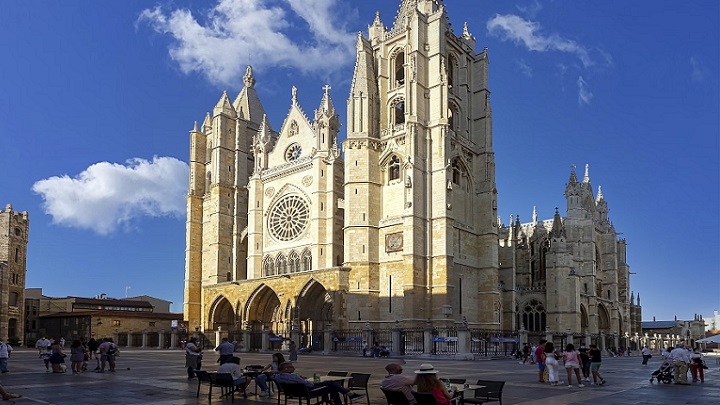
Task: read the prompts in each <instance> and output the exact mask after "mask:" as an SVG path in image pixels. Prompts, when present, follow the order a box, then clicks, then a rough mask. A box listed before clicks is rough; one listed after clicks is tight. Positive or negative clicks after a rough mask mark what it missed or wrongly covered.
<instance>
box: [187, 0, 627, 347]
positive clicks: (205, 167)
mask: <svg viewBox="0 0 720 405" xmlns="http://www.w3.org/2000/svg"><path fill="white" fill-rule="evenodd" d="M475 49H476V43H475V38H474V37H473V36H472V35H471V34H470V32H469V29H468V27H467V25H465V27H464V29H463V31H462V33H460V34H459V35H456V34H455V33H454V32H453V30H452V29H451V26H450V22H449V20H448V17H447V14H446V11H445V6H444V4H443V3H442V2H441V1H437V0H403V1H402V3H401V5H400V8H399V11H398V13H397V15H396V17H395V20H394V22H393V24H392V26H391V27H389V28H388V27H386V26H385V25H384V24H383V22H382V21H381V19H380V16H379V15H378V16H376V18H375V20H374V22H373V23H372V24H371V25H370V26H369V30H368V35H367V37H366V36H364V35H361V34H359V35H358V38H357V60H356V64H355V70H354V74H353V79H352V85H351V88H350V94H349V97H348V99H347V110H346V113H347V121H346V129H347V138H346V139H345V140H344V141H343V142H342V143H340V141H339V139H338V132H339V127H340V117H339V112H338V111H337V110H336V108H335V105H334V103H333V101H332V99H331V96H330V87H329V86H326V87H325V93H324V95H323V98H322V100H320V103H319V107H318V108H317V109H316V110H315V111H314V114H312V115H310V116H308V115H307V114H306V113H305V112H304V110H303V109H302V107H301V106H300V104H299V101H298V89H296V88H293V89H292V92H291V100H290V107H289V112H288V114H287V116H286V118H285V120H284V122H283V124H282V126H281V127H280V128H279V129H278V130H277V131H275V130H273V128H271V126H270V124H269V120H268V118H267V117H266V115H265V112H264V109H263V106H262V103H261V101H260V99H259V97H258V95H257V93H256V91H255V88H254V85H255V78H254V76H253V72H252V68H250V67H248V69H247V72H246V74H245V77H244V87H243V89H242V90H241V91H240V93H239V94H238V96H237V97H236V98H235V100H234V101H231V99H230V98H229V97H228V95H227V94H223V95H222V97H221V98H220V100H219V102H218V103H217V105H216V106H215V108H214V109H213V112H212V113H208V114H207V116H206V118H205V121H204V122H203V123H202V125H200V126H198V125H197V124H196V125H195V128H194V129H193V130H192V131H191V134H190V190H189V193H188V196H187V204H188V217H187V247H186V275H185V303H184V305H185V307H184V311H185V318H186V320H187V321H188V322H189V325H190V327H191V328H193V327H195V328H198V329H199V330H203V331H206V332H207V331H215V332H218V331H223V330H224V331H233V330H240V329H242V330H245V329H256V330H261V329H263V328H269V329H270V330H272V331H274V332H275V333H278V334H282V335H287V331H289V330H290V329H296V328H302V329H303V330H322V329H323V328H325V327H327V326H328V325H330V324H332V325H333V327H334V328H336V329H348V328H353V327H355V328H357V327H362V326H363V325H368V324H372V325H373V326H375V327H387V328H390V327H392V326H393V325H396V324H397V322H398V321H402V323H403V325H407V326H418V325H425V324H426V323H427V322H431V323H433V324H443V325H455V324H460V323H464V324H467V325H468V326H471V327H476V328H486V329H497V330H500V329H505V328H515V327H517V326H518V325H517V323H518V322H516V321H515V315H513V314H517V310H516V309H515V307H516V306H519V305H522V304H519V303H518V299H520V298H525V297H522V294H519V293H518V294H515V295H513V293H512V292H510V291H508V290H509V289H508V287H507V286H510V285H515V283H516V281H517V280H521V279H522V277H524V273H523V271H524V270H520V267H521V266H516V267H512V268H511V269H510V270H508V267H507V266H508V264H507V263H508V261H507V260H506V256H507V255H508V254H509V253H508V251H507V249H508V247H509V246H515V247H516V246H518V243H515V239H517V235H516V234H514V233H513V234H512V235H510V236H506V235H505V234H506V233H507V232H508V231H507V229H506V228H503V227H502V225H501V224H500V221H499V220H498V218H497V189H496V186H495V161H494V152H493V145H492V109H491V106H490V91H489V86H488V64H489V61H488V55H487V50H483V51H481V52H479V53H478V52H476V50H475ZM341 149H342V152H344V153H341ZM591 194H592V193H591ZM573 212H574V211H573ZM568 218H570V217H568ZM573 218H574V217H573ZM572 221H578V222H583V221H585V219H584V218H583V219H582V220H581V219H577V220H576V219H572ZM583 223H584V222H583ZM513 229H514V228H513ZM513 232H515V231H513ZM571 236H572V237H573V238H574V237H575V236H576V235H574V234H572V235H571ZM585 236H586V235H585V234H582V237H583V238H585ZM603 238H605V239H608V240H609V238H610V236H607V237H605V236H603ZM605 239H603V240H605ZM499 240H500V243H498V241H499ZM573 240H574V239H573ZM603 243H605V242H603ZM607 243H609V242H607ZM588 246H589V245H588ZM588 246H584V248H586V249H590V248H589V247H588ZM513 249H515V248H513ZM618 249H619V248H618ZM513 252H515V253H513V254H516V255H517V256H518V257H520V256H522V255H521V253H518V252H517V249H515V250H513ZM592 254H593V255H594V254H595V251H593V252H592ZM622 254H623V255H624V249H623V253H622ZM577 271H581V270H580V269H577ZM583 271H584V269H583ZM509 272H518V273H522V274H523V276H514V275H513V276H511V277H507V276H506V274H507V273H509ZM625 272H627V268H625ZM513 274H514V273H513ZM558 277H559V276H558ZM522 280H524V279H522ZM523 282H524V281H523ZM625 282H626V281H625ZM582 284H583V283H582V282H580V285H582ZM503 286H505V287H503ZM607 286H608V288H611V289H613V291H619V290H620V289H621V281H619V280H618V281H616V282H615V283H614V284H608V285H607ZM512 289H514V288H512ZM512 289H511V290H512ZM603 294H604V289H603ZM528 298H529V296H528ZM621 298H622V297H621V296H620V295H617V294H616V295H614V299H621ZM544 302H547V300H545V301H544ZM523 304H524V302H523ZM546 305H547V304H546ZM577 309H578V314H579V313H580V307H577ZM595 309H596V308H595V307H594V306H593V307H590V306H587V307H586V310H587V311H594V310H595ZM593 313H594V312H593ZM615 315H617V314H615ZM567 317H568V318H569V314H568V315H567ZM593 319H594V318H593ZM564 321H565V318H563V320H562V321H560V322H564ZM578 326H581V325H580V324H578Z"/></svg>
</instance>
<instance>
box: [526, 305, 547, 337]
mask: <svg viewBox="0 0 720 405" xmlns="http://www.w3.org/2000/svg"><path fill="white" fill-rule="evenodd" d="M522 323H523V324H524V325H525V329H526V330H528V331H530V332H542V331H544V330H545V324H546V314H545V306H544V305H543V304H542V303H541V302H540V301H538V300H531V301H530V302H528V303H527V304H525V307H524V308H523V311H522Z"/></svg>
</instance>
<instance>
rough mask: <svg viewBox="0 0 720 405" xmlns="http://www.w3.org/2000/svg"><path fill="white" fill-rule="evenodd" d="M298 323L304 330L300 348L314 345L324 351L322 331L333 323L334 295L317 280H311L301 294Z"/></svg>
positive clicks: (298, 305) (316, 348)
mask: <svg viewBox="0 0 720 405" xmlns="http://www.w3.org/2000/svg"><path fill="white" fill-rule="evenodd" d="M296 314H297V321H298V323H299V325H300V327H301V330H302V337H301V342H300V347H307V346H308V345H310V344H312V346H313V350H322V348H323V347H322V346H323V339H322V331H323V330H324V329H325V326H327V325H328V324H330V323H332V319H333V299H332V295H331V294H330V293H329V292H328V291H327V289H325V287H323V285H322V284H320V283H319V282H317V281H316V280H310V281H308V283H307V284H305V287H304V288H303V289H302V291H301V292H300V295H299V296H298V299H297V307H296Z"/></svg>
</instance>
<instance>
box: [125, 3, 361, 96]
mask: <svg viewBox="0 0 720 405" xmlns="http://www.w3.org/2000/svg"><path fill="white" fill-rule="evenodd" d="M286 2H287V4H289V6H290V7H289V8H287V7H286V8H283V7H281V6H279V5H276V6H272V5H269V4H268V3H269V2H268V1H263V0H217V4H216V5H215V6H214V7H213V8H212V9H211V10H210V11H209V12H208V13H207V15H205V16H204V19H203V21H202V22H200V21H199V20H198V19H197V18H196V16H194V15H193V14H192V12H191V11H189V10H187V9H176V10H170V11H167V12H166V11H165V10H163V9H161V8H160V7H156V8H154V9H146V10H144V11H143V12H142V13H141V15H140V17H139V19H138V21H139V22H146V23H149V24H150V26H151V27H152V28H153V29H154V30H155V31H157V32H159V33H162V34H168V35H170V36H172V37H173V40H174V41H173V43H172V44H171V46H170V56H171V58H172V59H173V60H174V61H176V62H177V63H178V64H179V66H180V69H181V70H182V71H183V72H184V73H186V74H187V73H191V72H199V73H201V74H203V75H205V76H206V77H207V78H208V80H210V81H211V82H212V83H215V84H222V85H238V84H239V83H241V81H242V76H243V74H244V72H245V66H246V65H253V66H254V67H256V68H260V69H262V68H268V67H291V68H295V69H299V70H300V71H302V72H304V73H318V74H327V73H332V72H335V71H337V70H338V69H340V68H342V67H344V66H345V65H346V64H348V63H352V62H353V61H354V57H355V46H354V45H355V40H356V36H355V35H356V34H355V33H352V32H347V31H346V30H344V29H343V28H342V27H338V25H336V24H337V22H338V21H342V16H341V15H338V14H339V12H338V11H337V5H336V3H335V1H333V0H286ZM305 24H307V26H305ZM301 25H302V26H301ZM305 30H307V31H305ZM300 31H303V32H302V34H301V35H298V32H300Z"/></svg>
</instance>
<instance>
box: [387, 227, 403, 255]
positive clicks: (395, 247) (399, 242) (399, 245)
mask: <svg viewBox="0 0 720 405" xmlns="http://www.w3.org/2000/svg"><path fill="white" fill-rule="evenodd" d="M402 249H403V234H402V232H398V233H391V234H389V235H385V252H387V253H390V252H397V251H400V250H402Z"/></svg>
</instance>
